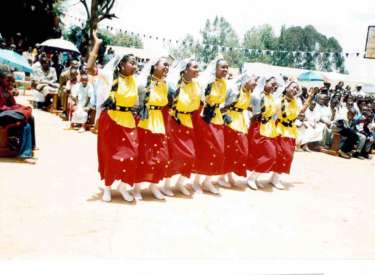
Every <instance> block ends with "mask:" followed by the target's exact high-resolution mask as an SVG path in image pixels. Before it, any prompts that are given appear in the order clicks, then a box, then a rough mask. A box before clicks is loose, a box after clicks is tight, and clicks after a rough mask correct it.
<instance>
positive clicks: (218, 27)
mask: <svg viewBox="0 0 375 275" xmlns="http://www.w3.org/2000/svg"><path fill="white" fill-rule="evenodd" d="M201 35H202V45H201V47H199V57H200V59H201V60H202V61H203V62H206V63H208V62H210V61H211V60H213V59H214V58H215V57H216V56H217V55H218V54H219V53H222V54H223V56H224V58H225V59H226V60H227V61H228V63H229V65H230V66H239V65H240V64H241V63H242V59H243V53H242V52H241V50H240V49H239V48H240V41H239V38H238V36H237V34H236V32H235V31H234V29H233V28H232V26H231V25H230V23H229V22H227V21H226V20H225V19H224V18H223V17H218V16H216V17H215V19H214V20H213V21H212V22H211V21H210V20H207V21H206V24H205V26H204V28H203V30H202V31H201Z"/></svg>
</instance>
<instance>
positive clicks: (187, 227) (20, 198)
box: [0, 110, 375, 260]
mask: <svg viewBox="0 0 375 275" xmlns="http://www.w3.org/2000/svg"><path fill="white" fill-rule="evenodd" d="M34 116H35V120H36V131H37V145H38V147H39V148H40V150H39V151H37V157H38V161H37V164H36V165H30V164H22V163H17V162H14V161H13V160H11V159H0V236H1V237H0V259H2V260H6V259H17V260H23V259H32V260H35V259H81V260H85V259H138V260H139V259H141V260H142V259H170V260H174V259H185V260H186V259H187V260H189V259H190V260H196V259H199V260H205V259H206V260H207V259H211V260H212V259H213V260H221V259H237V260H247V259H256V260H257V259H258V260H262V259H267V260H270V259H284V260H290V259H291V260H294V259H295V260H306V259H307V260H309V259H321V260H335V259H362V260H366V259H375V201H374V194H375V160H374V159H373V160H358V159H352V160H346V159H342V158H338V157H332V156H329V155H325V154H321V153H296V154H295V160H294V163H293V168H292V172H291V175H290V176H285V177H283V179H284V181H285V182H286V185H287V186H288V188H287V190H284V191H280V190H273V189H272V188H271V187H269V186H267V187H266V188H265V189H264V190H258V191H253V190H250V189H248V188H246V189H243V190H241V189H223V188H221V195H220V196H215V195H210V194H194V195H193V196H192V197H189V198H186V197H183V196H177V197H175V198H167V200H166V201H165V202H160V201H157V200H155V199H153V198H152V196H150V194H148V193H147V192H145V193H144V196H145V198H144V200H143V201H138V202H136V203H126V202H124V201H123V200H122V198H121V196H120V194H119V193H118V192H117V191H113V201H112V202H111V203H105V202H102V201H101V194H102V193H101V186H102V184H101V183H100V181H99V176H98V173H97V157H96V135H94V134H92V133H90V132H85V133H78V132H77V131H68V130H64V128H66V127H67V125H66V123H65V122H62V121H61V120H60V119H59V118H58V117H57V116H55V115H53V114H50V113H46V112H43V111H39V110H35V111H34ZM267 177H268V175H266V176H264V177H263V179H264V180H266V179H267Z"/></svg>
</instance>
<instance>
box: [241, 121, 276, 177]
mask: <svg viewBox="0 0 375 275" xmlns="http://www.w3.org/2000/svg"><path fill="white" fill-rule="evenodd" d="M259 126H260V125H259V122H252V123H251V126H250V129H249V132H248V140H249V154H248V159H247V169H248V170H250V171H255V172H259V173H268V172H271V171H273V168H274V166H275V163H276V161H277V147H276V146H277V145H276V139H275V138H269V137H265V136H262V135H261V134H260V127H259Z"/></svg>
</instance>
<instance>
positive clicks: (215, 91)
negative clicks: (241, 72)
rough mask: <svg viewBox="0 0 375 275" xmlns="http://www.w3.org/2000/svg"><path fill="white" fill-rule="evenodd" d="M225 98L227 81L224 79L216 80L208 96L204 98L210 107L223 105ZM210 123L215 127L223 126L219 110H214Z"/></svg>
mask: <svg viewBox="0 0 375 275" xmlns="http://www.w3.org/2000/svg"><path fill="white" fill-rule="evenodd" d="M226 96H227V81H226V80H225V79H223V78H222V79H217V80H216V81H215V82H214V83H213V84H212V87H211V93H210V95H208V96H206V103H208V104H210V105H215V104H224V103H225V97H226ZM211 123H213V124H216V125H223V124H224V121H223V117H222V114H221V111H220V108H216V109H215V116H214V117H213V118H212V120H211Z"/></svg>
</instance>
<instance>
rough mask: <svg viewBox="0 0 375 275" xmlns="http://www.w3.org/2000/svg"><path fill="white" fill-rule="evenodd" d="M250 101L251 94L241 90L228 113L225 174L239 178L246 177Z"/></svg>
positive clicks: (225, 131)
mask: <svg viewBox="0 0 375 275" xmlns="http://www.w3.org/2000/svg"><path fill="white" fill-rule="evenodd" d="M250 100H251V94H250V92H245V91H244V90H243V89H241V90H240V92H239V95H238V98H237V100H236V101H235V103H234V104H232V106H230V107H229V110H228V111H227V112H226V114H227V115H228V116H229V117H230V118H231V123H230V124H228V125H227V126H226V127H225V128H224V140H225V162H224V171H225V173H229V172H234V173H236V174H237V175H239V176H246V166H247V165H246V163H247V158H248V151H249V148H248V147H249V146H248V139H247V132H248V127H247V123H246V116H245V112H246V111H247V109H248V108H249V105H250Z"/></svg>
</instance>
